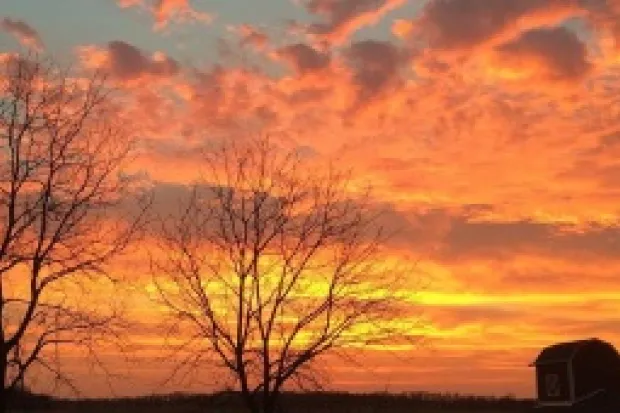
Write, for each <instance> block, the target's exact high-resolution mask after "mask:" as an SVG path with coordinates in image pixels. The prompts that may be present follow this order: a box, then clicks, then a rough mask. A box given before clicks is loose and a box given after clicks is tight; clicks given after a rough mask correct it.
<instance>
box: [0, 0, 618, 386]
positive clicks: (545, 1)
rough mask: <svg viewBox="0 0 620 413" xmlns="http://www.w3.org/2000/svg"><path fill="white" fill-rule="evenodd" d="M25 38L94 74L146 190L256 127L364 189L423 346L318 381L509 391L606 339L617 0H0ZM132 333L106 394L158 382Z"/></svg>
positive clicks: (93, 381)
mask: <svg viewBox="0 0 620 413" xmlns="http://www.w3.org/2000/svg"><path fill="white" fill-rule="evenodd" d="M26 49H33V50H35V51H38V52H40V53H43V54H49V55H51V56H54V58H55V59H57V60H58V61H60V62H63V63H65V64H70V65H72V66H73V67H76V68H78V69H84V70H92V69H102V70H106V71H108V72H109V76H110V78H109V79H110V81H111V82H112V83H113V84H114V85H115V86H116V87H117V88H119V89H120V90H122V91H123V95H124V100H123V102H124V106H123V108H122V115H120V116H123V117H124V119H128V120H131V125H132V127H133V128H134V132H135V134H136V135H138V136H139V137H140V140H141V142H142V143H141V145H142V146H141V152H140V156H138V157H137V158H136V159H135V161H134V164H133V165H132V167H133V168H135V171H139V172H140V173H143V174H145V176H148V177H149V179H151V180H152V181H153V182H154V183H156V185H158V186H160V187H161V188H182V187H183V186H184V185H187V184H188V183H190V182H191V181H192V180H193V179H195V178H196V177H197V176H198V171H199V170H200V158H199V157H198V156H197V155H196V148H198V147H200V146H201V145H202V144H204V142H205V141H207V140H209V139H214V138H222V137H226V138H231V139H235V138H239V137H243V136H247V135H260V134H268V135H270V136H274V137H278V138H281V139H285V140H288V141H290V142H294V143H295V145H298V146H300V147H302V148H304V150H305V151H306V152H305V153H308V154H311V155H312V156H313V157H315V158H316V159H320V160H332V161H334V160H335V161H337V162H338V164H339V165H342V166H344V167H346V168H351V169H352V170H353V171H354V173H355V177H356V179H359V180H360V181H364V182H369V183H370V184H371V185H372V186H373V188H374V196H375V198H376V202H377V204H378V205H380V206H381V208H382V209H383V210H384V211H386V215H385V219H386V223H388V224H391V225H394V226H396V227H398V228H399V230H400V231H399V233H398V236H397V237H395V239H393V240H392V241H391V243H390V245H389V247H390V248H391V249H392V251H393V253H394V254H395V256H411V257H415V260H416V262H417V265H416V271H418V272H419V274H417V275H416V277H417V276H419V277H420V278H421V279H423V280H424V282H423V283H422V284H423V287H420V284H418V283H411V284H412V286H411V292H410V296H411V300H410V301H411V303H412V307H413V308H415V311H412V313H415V316H416V317H421V318H422V319H423V320H424V329H423V332H424V335H425V339H424V341H423V342H422V343H420V345H419V346H417V347H416V348H414V349H408V350H403V351H401V352H399V354H394V352H386V351H379V350H376V349H375V350H368V351H366V352H365V353H364V356H363V359H364V363H363V364H364V367H363V368H361V367H359V366H351V365H343V364H341V363H339V362H334V364H333V368H330V369H329V372H328V373H327V376H328V388H333V389H346V390H381V391H383V390H388V391H420V390H425V391H426V390H427V391H441V392H462V393H476V394H494V395H505V394H515V395H518V396H527V397H531V396H533V395H534V372H533V370H532V368H531V367H528V365H529V363H530V362H531V361H533V359H534V358H535V357H536V355H537V354H538V352H539V351H540V350H541V349H542V348H543V347H545V346H547V345H549V344H552V343H555V342H558V341H564V340H572V339H579V338H588V337H599V338H601V339H604V340H607V341H609V342H611V343H613V344H616V345H620V161H619V159H620V1H619V0H426V1H424V0H262V1H260V2H258V1H257V2H247V1H242V0H227V1H221V0H220V1H217V0H202V1H199V0H196V1H191V0H56V1H40V0H0V53H10V52H14V51H18V50H26ZM119 268H120V269H119V271H122V270H123V267H122V266H119ZM137 268H140V266H138V267H137ZM145 283H146V281H145ZM142 287H144V288H145V289H146V288H147V286H146V284H145V285H142V286H141V287H140V288H142ZM134 309H135V310H136V311H138V312H140V314H142V317H144V318H145V319H148V320H150V319H152V318H154V317H155V315H154V314H155V313H156V312H155V311H154V310H153V309H151V308H149V307H148V303H147V302H146V301H144V300H142V299H140V298H135V308H134ZM404 317H405V316H404ZM138 341H140V339H139V338H138ZM141 342H142V344H143V345H144V347H143V352H142V353H141V357H142V358H141V361H140V363H138V364H136V365H135V366H134V367H132V372H131V377H130V378H126V381H124V382H123V383H126V384H125V385H122V386H120V387H121V388H120V389H117V392H118V393H119V394H121V395H133V394H144V393H150V392H153V391H157V390H159V389H160V388H159V387H157V386H158V385H157V380H154V379H153V377H156V376H158V374H159V373H161V372H160V370H161V369H159V368H158V367H159V365H158V364H157V362H156V361H155V358H154V356H153V354H155V353H156V352H157V351H156V349H157V346H158V345H159V344H158V341H157V339H156V337H146V336H145V337H142V341H141ZM113 356H114V354H111V355H110V357H113ZM75 359H76V360H77V361H76V362H75V366H76V367H75V374H76V375H78V377H82V382H83V384H84V387H85V394H87V395H100V394H106V392H107V391H108V387H106V386H105V384H102V381H101V380H98V379H97V378H96V377H92V374H90V373H89V372H88V370H87V369H85V368H82V366H81V365H80V363H79V357H78V356H76V358H75ZM156 373H157V374H156ZM80 375H81V376H80ZM203 379H204V380H203V383H202V384H196V385H195V386H196V387H195V388H196V389H205V388H210V386H213V383H212V382H210V381H209V380H208V378H203ZM124 380H125V379H124ZM200 386H203V387H200ZM171 390H179V389H178V388H176V389H175V388H171Z"/></svg>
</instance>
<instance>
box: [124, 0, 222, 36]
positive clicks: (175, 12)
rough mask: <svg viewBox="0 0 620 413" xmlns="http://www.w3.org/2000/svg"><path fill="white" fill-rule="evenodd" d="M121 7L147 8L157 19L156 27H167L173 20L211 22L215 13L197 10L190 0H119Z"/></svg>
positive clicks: (179, 21) (178, 21)
mask: <svg viewBox="0 0 620 413" xmlns="http://www.w3.org/2000/svg"><path fill="white" fill-rule="evenodd" d="M117 4H118V6H119V7H121V8H130V7H142V8H145V9H147V10H148V11H149V12H150V13H151V14H152V16H153V19H154V20H155V24H154V29H155V30H162V29H165V28H166V27H167V26H168V25H169V24H170V23H171V22H176V23H183V22H188V21H198V22H202V23H209V22H211V21H212V20H213V15H211V14H209V13H206V12H201V11H198V10H196V9H195V8H193V7H192V5H191V4H190V0H117Z"/></svg>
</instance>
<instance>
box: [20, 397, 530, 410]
mask: <svg viewBox="0 0 620 413" xmlns="http://www.w3.org/2000/svg"><path fill="white" fill-rule="evenodd" d="M15 396H16V397H13V402H12V403H10V405H11V407H12V408H11V409H10V411H20V412H21V411H30V412H50V413H56V412H58V413H60V412H62V413H67V412H94V413H98V412H106V413H116V412H119V413H120V412H132V413H134V412H147V411H148V412H151V413H152V412H171V413H193V412H222V413H236V412H242V411H243V409H244V406H243V405H242V402H241V398H240V397H239V395H238V394H237V393H236V392H221V393H214V394H208V395H192V394H170V395H153V396H144V397H136V398H120V399H84V400H69V399H59V398H53V397H50V396H43V395H32V394H19V395H15ZM532 406H533V401H532V400H528V399H517V398H514V397H483V396H467V395H460V394H451V393H450V394H445V393H442V394H436V393H402V394H390V393H368V394H359V393H337V392H310V393H284V394H283V395H282V399H281V403H280V406H279V407H280V408H279V410H280V411H281V412H295V413H311V412H317V413H329V412H338V413H345V412H346V413H348V412H351V413H353V412H356V413H365V412H368V413H371V412H373V413H374V412H389V413H400V412H403V413H404V412H408V413H415V412H419V413H431V412H444V411H445V412H493V413H499V412H526V411H528V410H529V409H531V407H532Z"/></svg>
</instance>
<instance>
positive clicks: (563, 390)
mask: <svg viewBox="0 0 620 413" xmlns="http://www.w3.org/2000/svg"><path fill="white" fill-rule="evenodd" d="M531 366H534V367H536V388H537V393H538V406H539V407H570V406H577V405H588V404H589V403H594V402H596V403H597V404H598V403H600V401H601V400H603V399H604V400H607V401H611V400H620V399H619V398H618V396H619V395H620V355H619V354H618V352H617V351H616V349H615V348H614V346H612V345H611V344H609V343H607V342H605V341H602V340H599V339H596V338H591V339H586V340H577V341H571V342H566V343H558V344H553V345H551V346H549V347H546V348H544V349H543V350H542V351H541V352H540V354H539V355H538V357H537V358H536V360H534V362H533V363H532V365H531ZM605 404H608V402H605Z"/></svg>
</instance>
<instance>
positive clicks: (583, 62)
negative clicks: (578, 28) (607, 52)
mask: <svg viewBox="0 0 620 413" xmlns="http://www.w3.org/2000/svg"><path fill="white" fill-rule="evenodd" d="M494 54H495V56H494V58H495V59H494V62H493V63H494V65H495V66H496V68H497V69H499V70H500V71H503V72H504V73H505V74H506V76H507V77H508V78H521V79H522V78H525V79H526V80H550V81H575V80H581V79H583V78H584V77H585V75H586V74H587V73H588V72H589V70H590V68H591V64H590V62H589V61H588V50H587V48H586V45H585V44H583V43H582V42H581V40H580V39H579V38H578V37H577V35H576V34H575V33H573V32H572V31H570V30H568V29H567V28H565V27H553V28H540V29H533V30H530V31H528V32H525V33H524V34H522V35H521V36H520V37H519V38H517V39H515V40H513V41H510V42H508V43H504V44H502V45H499V46H497V47H496V48H495V49H494Z"/></svg>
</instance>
